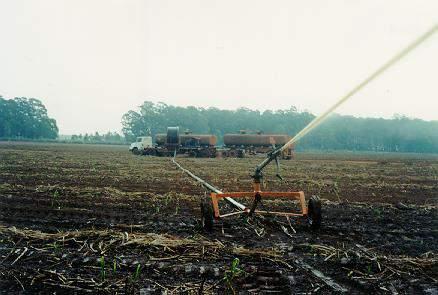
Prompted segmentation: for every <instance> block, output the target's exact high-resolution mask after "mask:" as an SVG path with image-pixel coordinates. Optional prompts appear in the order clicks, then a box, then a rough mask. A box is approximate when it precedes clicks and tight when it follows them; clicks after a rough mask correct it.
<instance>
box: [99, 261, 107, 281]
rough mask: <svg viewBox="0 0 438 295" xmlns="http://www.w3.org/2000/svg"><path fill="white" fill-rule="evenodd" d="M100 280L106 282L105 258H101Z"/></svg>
mask: <svg viewBox="0 0 438 295" xmlns="http://www.w3.org/2000/svg"><path fill="white" fill-rule="evenodd" d="M99 264H100V279H101V281H102V282H105V276H106V272H105V258H104V257H103V256H101V257H100V261H99Z"/></svg>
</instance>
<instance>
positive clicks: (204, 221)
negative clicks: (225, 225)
mask: <svg viewBox="0 0 438 295" xmlns="http://www.w3.org/2000/svg"><path fill="white" fill-rule="evenodd" d="M201 225H202V228H203V229H204V230H206V231H209V232H210V231H212V230H213V225H214V213H213V207H212V206H211V203H210V202H209V201H207V200H203V201H202V202H201Z"/></svg>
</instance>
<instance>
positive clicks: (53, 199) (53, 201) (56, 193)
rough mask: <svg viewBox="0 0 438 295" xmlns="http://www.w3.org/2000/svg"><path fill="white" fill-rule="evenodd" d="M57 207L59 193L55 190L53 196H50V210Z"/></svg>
mask: <svg viewBox="0 0 438 295" xmlns="http://www.w3.org/2000/svg"><path fill="white" fill-rule="evenodd" d="M55 203H56V206H57V207H59V204H60V203H59V192H58V190H56V191H55V192H54V193H53V194H52V208H53V207H54V206H55Z"/></svg>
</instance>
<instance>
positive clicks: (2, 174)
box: [0, 143, 438, 294]
mask: <svg viewBox="0 0 438 295" xmlns="http://www.w3.org/2000/svg"><path fill="white" fill-rule="evenodd" d="M259 161H260V159H258V158H252V159H180V160H179V162H180V163H181V164H182V165H183V166H184V167H186V168H188V169H190V170H192V171H193V172H195V173H196V174H198V175H199V176H201V177H202V178H204V179H206V180H208V181H209V182H211V183H212V184H214V185H216V186H218V187H219V188H221V189H223V190H224V191H238V190H248V189H249V188H250V187H251V179H250V178H249V173H250V172H252V171H251V170H252V168H253V167H254V166H255V165H256V164H257V163H258V162H259ZM282 171H283V175H282V176H283V178H284V179H285V180H284V181H282V182H280V181H279V180H276V179H274V177H273V175H274V173H273V170H268V171H267V172H266V175H267V177H266V185H267V187H268V188H269V189H272V190H303V191H305V193H306V195H307V196H310V195H312V194H318V195H319V196H321V198H322V199H323V200H324V201H323V210H324V211H323V218H324V221H323V227H322V228H321V229H320V230H319V231H317V232H313V231H311V230H310V229H309V228H308V226H307V225H306V224H305V222H303V221H301V220H294V219H293V220H291V224H289V223H288V222H287V220H286V219H284V218H273V217H258V218H255V219H251V220H247V219H246V218H243V217H241V218H239V217H235V218H230V219H227V220H224V221H221V222H219V223H218V224H217V225H216V227H215V229H214V231H213V232H212V233H205V232H204V231H203V230H202V229H201V227H200V225H199V221H198V219H199V215H200V209H199V201H200V199H201V198H202V196H204V194H205V191H204V189H203V188H202V187H200V186H198V185H196V184H195V183H194V182H193V181H192V180H191V179H190V178H188V177H187V176H185V175H184V174H183V173H181V171H179V170H177V169H176V168H175V167H174V166H173V165H172V164H171V163H170V161H169V159H163V158H151V157H137V156H133V155H130V154H129V153H128V152H127V151H126V147H111V146H81V145H54V144H20V143H19V144H8V143H0V241H1V243H0V290H3V292H5V293H8V292H17V291H20V290H23V289H24V290H25V291H27V292H29V293H35V292H38V291H42V290H44V291H45V292H46V291H47V290H51V291H67V292H80V293H82V292H87V291H92V292H97V291H99V292H104V293H105V292H108V293H114V292H118V293H138V292H139V290H142V292H145V293H146V294H147V293H148V292H149V293H158V294H161V293H162V292H163V291H167V293H168V294H171V293H193V294H198V292H199V290H202V291H203V292H204V293H206V294H208V293H225V292H227V293H232V291H233V290H234V291H236V292H243V293H244V294H245V293H253V294H260V293H263V294H265V293H275V292H276V293H282V294H284V293H294V294H297V293H312V292H314V293H326V294H329V293H333V292H335V291H336V290H337V291H338V292H341V291H342V290H344V291H347V292H355V293H369V292H373V293H395V292H398V293H425V294H436V292H438V285H437V280H438V276H437V273H438V267H437V258H438V257H437V250H438V249H437V248H438V235H437V229H438V226H437V225H438V223H437V220H438V219H437V212H438V210H437V204H438V157H436V156H435V157H433V156H416V155H394V154H391V155H356V154H348V155H339V154H333V155H308V154H301V155H298V156H297V159H296V160H292V161H283V162H282ZM264 205H265V206H270V205H278V203H270V202H269V201H267V202H265V204H264ZM284 205H293V204H288V203H284V202H283V203H280V206H284ZM294 230H295V231H296V232H294ZM102 257H103V258H102ZM235 258H238V259H239V260H240V264H239V266H238V268H239V269H241V270H242V271H241V272H240V273H239V275H237V276H236V277H235V278H233V279H232V280H230V281H229V283H227V281H226V280H224V279H223V278H224V275H225V274H226V273H227V271H228V274H229V271H230V269H231V264H232V261H233V260H234V259H235ZM434 292H435V293H434Z"/></svg>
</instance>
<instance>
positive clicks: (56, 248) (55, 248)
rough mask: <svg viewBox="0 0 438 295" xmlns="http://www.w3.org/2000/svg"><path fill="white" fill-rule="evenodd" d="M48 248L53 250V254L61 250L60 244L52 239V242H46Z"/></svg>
mask: <svg viewBox="0 0 438 295" xmlns="http://www.w3.org/2000/svg"><path fill="white" fill-rule="evenodd" d="M48 246H49V248H52V249H53V252H55V254H57V253H59V251H61V245H59V244H58V242H57V241H54V242H53V243H50V244H48Z"/></svg>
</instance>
